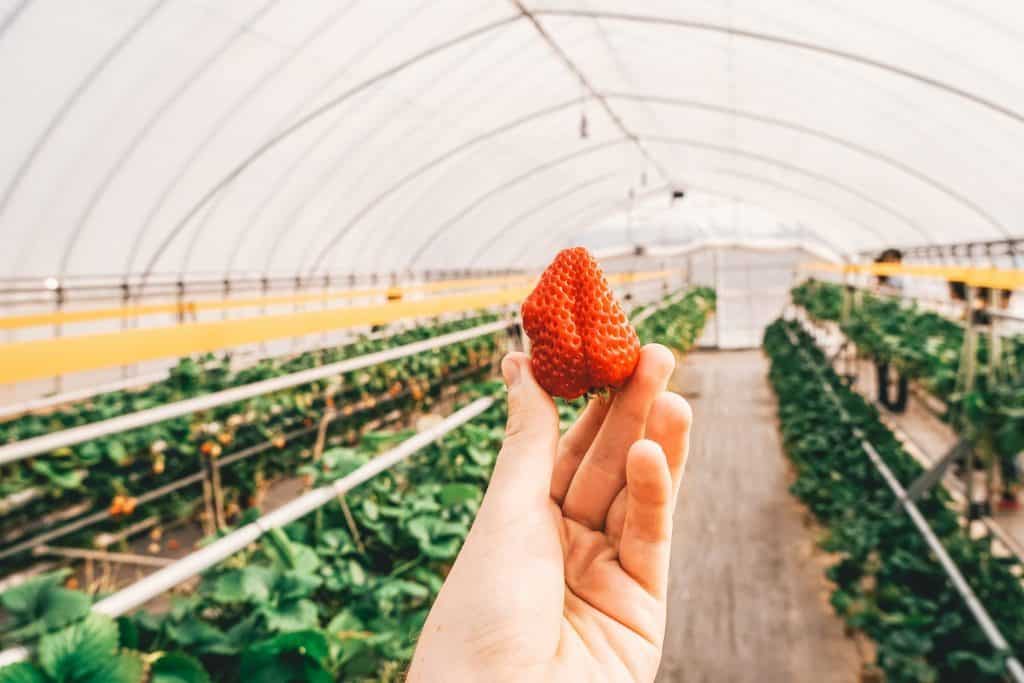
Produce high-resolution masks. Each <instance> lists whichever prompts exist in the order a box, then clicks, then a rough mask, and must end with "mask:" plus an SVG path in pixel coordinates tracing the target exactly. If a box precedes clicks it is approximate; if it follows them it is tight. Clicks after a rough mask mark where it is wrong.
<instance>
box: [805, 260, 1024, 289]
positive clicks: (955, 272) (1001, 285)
mask: <svg viewBox="0 0 1024 683" xmlns="http://www.w3.org/2000/svg"><path fill="white" fill-rule="evenodd" d="M800 267H801V268H802V269H804V270H814V271H819V272H830V273H860V274H865V273H866V274H869V275H888V276H893V275H907V276H910V277H928V278H936V279H941V280H949V281H950V282H963V283H965V284H968V285H971V286H972V287H990V288H992V289H1022V288H1024V270H1015V269H1007V268H971V267H964V266H938V265H915V264H902V263H860V264H839V263H807V264H802V265H801V266H800Z"/></svg>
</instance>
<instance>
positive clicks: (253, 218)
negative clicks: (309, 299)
mask: <svg viewBox="0 0 1024 683" xmlns="http://www.w3.org/2000/svg"><path fill="white" fill-rule="evenodd" d="M517 47H518V46H517ZM505 54H506V53H502V56H504V55H505ZM461 65H462V64H459V65H458V66H457V67H456V68H459V67H461ZM490 66H491V64H488V65H487V67H485V68H489V67H490ZM453 72H454V71H448V72H446V73H445V74H444V77H447V76H448V75H449V74H450V73H453ZM437 83H438V81H435V82H433V85H437ZM375 94H376V93H371V94H370V95H368V97H369V98H372V97H374V96H375ZM426 120H433V119H424V120H422V121H418V122H417V124H418V125H416V126H413V127H410V128H411V129H415V130H418V129H419V128H420V127H421V126H422V125H423V124H424V123H425V122H426ZM343 123H344V118H343V117H339V119H338V120H337V121H336V122H335V123H334V124H333V125H331V126H330V127H328V128H327V129H326V130H325V131H324V132H323V134H321V135H319V136H317V137H316V139H314V140H313V141H311V142H310V144H309V145H307V146H306V147H305V148H304V149H303V150H302V151H301V152H300V153H299V154H298V155H297V156H296V157H295V158H294V160H293V161H292V163H291V164H290V165H289V166H288V168H287V169H286V170H285V172H284V173H282V174H280V175H278V176H277V178H276V179H275V182H274V183H273V188H274V189H272V190H271V191H270V192H269V193H267V196H266V198H265V199H264V200H263V201H262V202H261V203H260V205H259V207H258V208H257V209H256V210H255V211H252V212H250V214H249V219H248V220H246V221H244V222H243V227H242V230H241V231H239V235H238V238H237V239H236V242H235V245H234V247H232V249H231V256H230V259H229V261H228V265H227V266H226V268H225V277H227V276H228V275H229V271H230V270H232V269H233V268H234V263H235V261H236V260H237V258H238V252H239V251H240V249H241V245H242V243H243V242H244V240H245V238H246V237H247V236H248V235H249V233H250V230H251V229H252V227H253V226H254V225H256V224H257V223H258V222H259V220H260V217H261V216H262V215H263V213H264V211H265V210H266V209H267V208H268V207H269V206H270V205H271V203H272V202H273V201H274V200H275V199H276V198H277V197H278V196H279V195H280V193H281V192H282V191H283V189H284V187H286V186H287V184H288V183H290V181H291V177H292V175H293V174H294V173H295V172H296V171H297V170H298V169H299V168H301V167H302V165H303V163H305V161H306V160H307V158H308V157H309V155H310V154H312V152H313V150H315V149H316V148H317V147H318V146H319V145H320V143H321V142H322V141H323V140H326V139H327V138H329V137H330V136H331V135H333V134H334V133H335V132H336V131H337V130H338V128H339V127H340V126H341V125H342V124H343ZM378 130H381V131H382V130H384V127H378ZM405 134H408V130H407V131H406V133H405ZM403 135H404V134H403ZM370 138H372V135H371V136H369V137H361V138H360V139H359V140H358V141H357V142H356V143H355V144H354V145H353V146H352V147H351V149H353V150H356V149H359V148H361V147H363V146H364V145H365V144H366V142H367V141H368V139H370ZM333 176H334V167H332V168H331V169H329V170H328V172H327V173H326V174H324V175H322V176H321V177H320V178H319V179H318V180H317V181H316V182H315V183H314V188H313V192H312V193H310V194H309V195H307V196H309V197H316V196H317V195H319V194H320V193H321V192H323V191H324V189H325V188H327V187H328V183H330V182H331V179H332V178H333ZM282 181H283V182H282ZM303 204H304V202H303ZM301 208H302V206H301V205H300V206H299V207H297V209H296V212H297V211H298V210H301ZM293 213H294V212H293ZM325 221H326V218H325ZM204 224H205V220H204V222H203V224H201V225H200V228H199V229H200V230H202V229H203V225H204ZM320 227H323V223H321V226H320ZM290 230H291V226H290V225H285V226H284V229H283V230H281V231H280V232H278V234H277V236H275V237H274V240H273V242H272V243H271V247H270V250H269V251H268V253H267V257H266V260H265V262H264V266H263V272H264V275H266V274H268V273H269V271H270V268H271V264H272V262H273V260H274V256H275V254H276V252H277V246H278V244H279V243H280V242H281V240H282V239H284V238H285V236H286V235H287V234H290Z"/></svg>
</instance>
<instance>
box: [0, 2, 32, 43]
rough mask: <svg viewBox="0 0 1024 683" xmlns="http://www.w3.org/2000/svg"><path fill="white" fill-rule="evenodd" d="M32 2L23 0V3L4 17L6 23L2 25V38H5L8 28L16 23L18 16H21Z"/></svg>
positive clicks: (0, 33)
mask: <svg viewBox="0 0 1024 683" xmlns="http://www.w3.org/2000/svg"><path fill="white" fill-rule="evenodd" d="M30 2H32V0H21V4H20V5H18V6H17V7H15V8H14V9H13V10H11V11H10V13H9V14H8V15H7V16H6V17H4V23H3V24H2V25H0V38H3V36H4V34H5V33H7V29H9V28H10V27H11V26H13V25H14V22H16V21H17V20H18V17H20V16H21V13H22V12H23V11H25V8H26V7H28V4H29V3H30Z"/></svg>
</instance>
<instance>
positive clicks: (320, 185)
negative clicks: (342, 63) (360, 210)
mask: <svg viewBox="0 0 1024 683" xmlns="http://www.w3.org/2000/svg"><path fill="white" fill-rule="evenodd" d="M459 92H460V94H461V92H462V91H459ZM428 120H431V121H432V120H433V118H431V119H424V120H421V121H417V122H416V124H415V125H413V126H410V127H408V128H407V129H406V131H405V132H403V134H402V136H401V137H403V138H404V137H406V136H407V135H409V134H410V131H418V130H419V129H420V128H422V126H423V125H425V124H426V122H427V121H428ZM380 130H383V128H381V129H380ZM367 139H369V138H367V137H364V138H363V139H362V140H363V141H365V140H367ZM360 144H361V143H360ZM357 147H358V145H357ZM312 149H313V147H312V145H311V146H310V147H309V148H307V152H306V153H308V152H309V151H311V150H312ZM301 161H302V159H297V162H296V163H297V164H300V163H301ZM334 172H335V168H334V167H332V168H331V169H329V170H328V172H327V173H326V174H324V175H323V176H322V177H321V178H320V180H318V181H317V182H316V183H315V188H314V191H313V193H312V194H311V195H310V196H313V197H315V196H316V195H318V194H319V193H320V192H322V191H323V190H324V189H325V188H327V187H329V183H331V182H332V180H333V176H334ZM301 208H302V207H301V206H299V207H297V210H300V209H301ZM364 208H365V207H364ZM331 211H333V207H332V209H331ZM329 220H330V214H328V215H325V216H324V219H323V220H322V221H321V222H320V224H319V225H318V226H317V229H316V230H313V231H312V234H311V237H310V240H309V241H308V243H307V245H306V247H305V249H304V253H307V254H309V253H313V251H314V244H313V242H314V240H315V238H316V235H318V234H321V233H322V232H324V230H325V229H326V228H327V223H328V221H329ZM291 227H292V226H290V225H288V226H285V230H284V231H282V232H281V233H279V234H278V237H276V238H275V240H274V245H273V246H272V247H271V249H270V251H269V252H268V254H267V261H266V264H265V267H264V269H265V270H269V269H270V267H271V263H272V261H273V258H274V255H275V252H276V244H277V243H279V242H280V241H281V240H282V239H283V237H284V235H285V234H286V233H288V234H290V233H289V231H290V229H291ZM354 227H355V226H353V229H354ZM304 263H305V259H303V261H302V262H300V264H299V267H298V268H297V269H296V275H301V274H302V268H303V265H304Z"/></svg>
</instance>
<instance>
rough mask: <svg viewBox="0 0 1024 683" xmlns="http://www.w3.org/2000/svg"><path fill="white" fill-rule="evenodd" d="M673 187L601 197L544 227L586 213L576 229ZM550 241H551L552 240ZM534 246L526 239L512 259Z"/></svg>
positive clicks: (659, 187) (520, 256)
mask: <svg viewBox="0 0 1024 683" xmlns="http://www.w3.org/2000/svg"><path fill="white" fill-rule="evenodd" d="M671 188H672V185H668V184H666V185H659V186H658V187H655V188H652V189H650V190H648V191H646V192H642V193H640V194H639V195H637V196H636V197H634V198H632V199H628V198H627V199H613V200H609V199H599V200H598V201H596V202H593V203H592V204H590V205H588V206H586V207H584V208H583V209H574V210H573V211H572V212H570V213H569V214H568V215H567V216H560V217H559V219H558V220H557V221H554V222H551V223H545V224H544V227H545V228H548V227H549V226H552V225H558V224H559V223H562V222H563V221H564V220H566V219H567V218H572V217H573V216H580V215H584V214H585V215H586V216H587V217H586V218H584V219H582V220H579V221H577V222H576V223H575V224H574V225H573V228H572V229H573V230H575V229H577V228H579V227H580V226H581V225H585V224H586V223H589V222H591V221H596V220H601V219H602V218H604V217H605V216H611V215H614V214H615V213H617V212H619V211H621V210H622V209H623V208H624V207H625V206H628V205H629V203H630V202H635V201H642V200H645V199H648V198H650V197H653V196H656V195H657V194H658V193H659V192H665V191H666V190H670V189H671ZM609 203H610V204H611V207H610V208H608V209H605V207H606V205H608V204H609ZM598 209H600V211H599V212H598ZM546 231H547V230H545V232H546ZM558 236H559V237H561V236H562V233H559V234H558ZM548 243H550V241H549V242H548ZM533 246H535V245H534V244H533V243H532V242H531V240H526V241H525V243H524V244H523V248H522V249H520V250H519V251H517V252H516V253H515V255H514V256H513V257H512V259H511V260H512V261H518V260H520V259H521V258H522V257H523V255H524V254H526V252H527V251H529V249H530V248H531V247H533Z"/></svg>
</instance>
